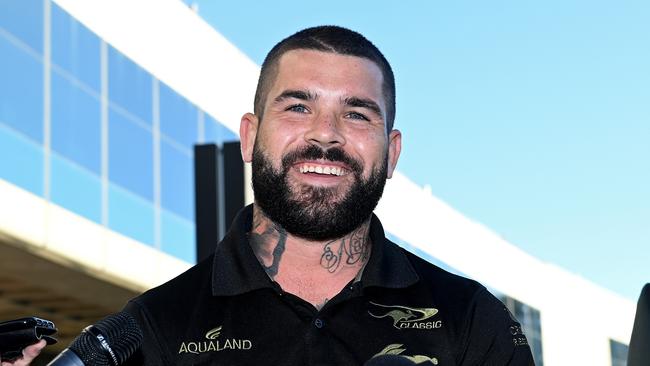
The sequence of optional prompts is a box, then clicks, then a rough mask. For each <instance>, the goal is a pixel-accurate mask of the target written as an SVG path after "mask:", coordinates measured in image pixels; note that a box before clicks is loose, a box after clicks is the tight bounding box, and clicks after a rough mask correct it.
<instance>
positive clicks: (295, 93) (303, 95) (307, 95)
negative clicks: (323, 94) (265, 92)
mask: <svg viewBox="0 0 650 366" xmlns="http://www.w3.org/2000/svg"><path fill="white" fill-rule="evenodd" d="M289 98H294V99H300V100H304V101H312V100H315V99H316V95H315V94H313V93H312V92H310V91H308V90H291V89H289V90H285V91H283V92H282V93H281V94H280V95H278V96H277V97H275V99H274V101H275V102H276V103H278V102H282V101H283V100H285V99H289Z"/></svg>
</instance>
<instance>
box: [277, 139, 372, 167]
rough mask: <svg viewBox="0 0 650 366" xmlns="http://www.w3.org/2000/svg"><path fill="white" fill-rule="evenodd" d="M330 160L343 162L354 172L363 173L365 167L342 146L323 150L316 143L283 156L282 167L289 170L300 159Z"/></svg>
mask: <svg viewBox="0 0 650 366" xmlns="http://www.w3.org/2000/svg"><path fill="white" fill-rule="evenodd" d="M319 159H322V160H328V161H332V162H341V163H343V164H345V165H346V166H347V167H348V168H349V169H350V170H351V171H352V172H354V173H356V174H361V172H362V171H363V168H362V166H361V163H360V162H359V161H358V160H356V159H354V158H353V157H351V156H350V155H348V154H347V153H346V152H345V151H343V149H341V148H340V147H333V148H330V149H327V150H323V149H321V148H320V147H318V146H316V145H307V146H305V147H302V148H299V149H296V150H294V151H292V152H290V153H288V154H287V155H285V156H284V157H283V158H282V168H283V169H284V171H285V172H286V171H288V170H289V168H290V167H291V166H292V165H293V164H295V163H296V161H298V160H319Z"/></svg>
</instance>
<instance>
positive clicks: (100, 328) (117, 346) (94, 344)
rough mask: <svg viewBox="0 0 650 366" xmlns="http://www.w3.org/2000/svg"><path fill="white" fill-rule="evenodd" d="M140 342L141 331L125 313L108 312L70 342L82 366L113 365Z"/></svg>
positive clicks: (117, 363)
mask: <svg viewBox="0 0 650 366" xmlns="http://www.w3.org/2000/svg"><path fill="white" fill-rule="evenodd" d="M141 343H142V331H141V330H140V327H139V326H138V323H137V322H136V321H135V319H133V317H132V316H131V315H130V314H128V313H125V312H119V313H116V314H113V315H109V316H107V317H106V318H104V319H102V320H100V321H99V322H97V323H96V324H95V325H91V326H89V327H87V328H86V329H84V331H83V332H82V333H81V335H79V336H78V337H77V338H76V339H75V340H74V341H73V342H72V344H71V345H70V347H69V348H70V349H71V350H72V351H73V352H74V353H76V354H77V355H78V356H79V358H80V359H81V361H82V362H83V363H84V365H93V366H113V365H120V364H122V363H123V362H124V361H126V359H128V358H129V357H130V356H131V355H132V354H133V353H134V352H135V351H136V350H137V349H138V348H139V347H140V344H141Z"/></svg>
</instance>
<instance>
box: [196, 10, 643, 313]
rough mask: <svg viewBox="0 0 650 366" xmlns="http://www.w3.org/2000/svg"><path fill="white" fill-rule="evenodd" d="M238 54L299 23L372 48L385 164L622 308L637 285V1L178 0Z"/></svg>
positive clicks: (254, 52) (253, 51)
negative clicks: (380, 57) (383, 113)
mask: <svg viewBox="0 0 650 366" xmlns="http://www.w3.org/2000/svg"><path fill="white" fill-rule="evenodd" d="M185 2H186V3H195V4H197V5H198V11H199V15H201V16H202V17H203V18H204V19H205V20H206V21H207V22H208V23H210V24H211V25H212V26H213V27H214V28H216V29H217V31H219V32H220V33H221V34H222V35H224V36H225V37H226V38H227V39H228V40H230V41H231V42H232V43H233V44H235V45H236V46H237V47H238V48H240V49H241V50H242V51H243V52H244V53H245V54H247V55H248V56H249V57H250V58H251V59H252V60H253V61H255V62H257V63H258V64H261V63H262V60H263V59H264V56H265V55H266V53H267V52H268V51H269V50H270V49H271V47H273V45H274V44H275V43H277V42H278V41H280V40H281V39H283V38H285V37H287V36H289V35H291V34H292V33H294V32H296V31H298V30H300V29H302V28H306V27H309V26H314V25H322V24H335V25H340V26H344V27H348V28H351V29H353V30H356V31H358V32H360V33H362V34H364V35H365V36H366V37H367V38H368V39H370V40H371V41H372V42H373V43H375V45H377V46H378V47H379V49H380V50H382V52H383V53H384V55H385V56H386V58H387V59H388V60H389V62H390V63H391V65H392V67H393V71H394V73H395V77H396V87H397V117H396V120H395V128H397V129H399V130H400V131H402V134H403V143H402V155H401V157H400V161H399V163H398V167H397V168H398V170H400V171H401V172H402V173H404V174H405V175H406V176H408V177H409V178H410V179H411V180H413V181H414V182H416V183H417V184H419V185H421V186H428V187H430V188H431V191H432V193H433V194H434V195H435V196H437V197H438V198H440V199H442V200H443V201H445V202H447V203H448V204H449V205H451V206H452V207H454V208H455V209H457V210H458V211H460V212H461V213H463V214H464V215H465V216H467V217H469V218H470V219H472V220H475V221H478V222H480V223H482V224H484V225H486V226H488V227H489V228H490V229H492V230H493V231H494V232H496V233H497V234H499V235H500V236H502V237H503V238H505V239H506V240H507V241H509V242H510V243H512V244H514V245H516V246H518V247H520V248H522V249H523V250H525V251H526V252H528V253H530V254H532V255H534V256H536V257H538V258H540V259H542V260H543V261H546V262H550V263H554V264H556V265H558V266H560V267H563V268H565V269H568V270H569V271H571V272H573V273H576V274H578V275H580V276H582V277H585V278H587V279H589V280H591V281H593V282H595V283H597V284H599V285H601V286H603V287H605V288H607V289H610V290H612V291H614V292H617V293H618V294H620V295H622V296H624V297H626V298H628V299H630V300H634V301H636V299H637V298H638V295H639V294H640V291H641V288H642V286H643V284H645V283H646V282H650V22H649V21H648V19H650V2H647V1H643V0H639V1H627V0H622V1H599V0H593V1H587V0H584V1H580V0H575V1H574V0H571V1H564V0H549V1H544V2H532V1H514V0H513V1H499V0H496V1H490V2H485V1H467V0H459V1H401V2H397V1H383V0H376V1H340V0H328V1H318V2H316V1H315V2H310V1H280V2H278V1H269V2H267V1H251V0H238V1H216V0H198V1H190V0H186V1H185Z"/></svg>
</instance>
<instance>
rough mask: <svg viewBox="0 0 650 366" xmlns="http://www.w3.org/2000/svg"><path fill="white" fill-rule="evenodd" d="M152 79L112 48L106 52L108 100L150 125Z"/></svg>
mask: <svg viewBox="0 0 650 366" xmlns="http://www.w3.org/2000/svg"><path fill="white" fill-rule="evenodd" d="M152 80H153V79H152V78H151V75H149V73H147V72H146V71H145V70H144V69H142V68H141V67H140V66H138V65H136V64H135V63H133V61H131V60H129V59H128V58H126V57H125V56H124V55H122V54H121V53H119V52H118V51H117V50H115V49H114V48H112V47H109V51H108V98H109V99H110V100H111V102H113V103H116V104H118V105H119V106H120V107H122V108H124V109H126V110H127V111H128V112H129V113H131V114H133V115H134V116H136V117H138V118H140V119H142V120H143V121H144V122H146V123H148V124H151V108H152V104H151V100H152V93H151V83H152Z"/></svg>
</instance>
